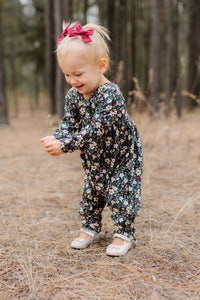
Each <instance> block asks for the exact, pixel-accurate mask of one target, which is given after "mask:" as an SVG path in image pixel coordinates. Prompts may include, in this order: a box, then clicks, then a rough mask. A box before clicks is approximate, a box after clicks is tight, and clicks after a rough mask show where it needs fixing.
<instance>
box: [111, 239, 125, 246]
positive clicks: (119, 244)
mask: <svg viewBox="0 0 200 300" xmlns="http://www.w3.org/2000/svg"><path fill="white" fill-rule="evenodd" d="M112 244H113V245H117V246H122V245H123V244H124V240H123V239H121V238H119V237H115V239H114V240H113V242H112Z"/></svg>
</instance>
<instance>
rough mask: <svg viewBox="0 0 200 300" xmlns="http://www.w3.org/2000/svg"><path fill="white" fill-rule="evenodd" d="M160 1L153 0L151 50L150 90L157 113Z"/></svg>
mask: <svg viewBox="0 0 200 300" xmlns="http://www.w3.org/2000/svg"><path fill="white" fill-rule="evenodd" d="M159 3H160V2H159V0H152V2H151V4H152V7H151V21H152V28H151V50H150V65H151V69H152V71H153V75H152V83H151V89H150V103H151V105H152V107H153V109H154V110H155V111H158V110H159V99H160V31H159V26H160V7H159Z"/></svg>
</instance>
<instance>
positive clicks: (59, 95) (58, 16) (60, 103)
mask: <svg viewBox="0 0 200 300" xmlns="http://www.w3.org/2000/svg"><path fill="white" fill-rule="evenodd" d="M54 5H55V39H56V40H57V38H58V36H59V35H60V34H61V32H62V4H61V0H57V1H55V3H54ZM55 95H56V113H57V114H58V116H59V117H62V116H63V114H64V77H63V74H62V71H61V69H60V67H59V65H58V63H56V92H55Z"/></svg>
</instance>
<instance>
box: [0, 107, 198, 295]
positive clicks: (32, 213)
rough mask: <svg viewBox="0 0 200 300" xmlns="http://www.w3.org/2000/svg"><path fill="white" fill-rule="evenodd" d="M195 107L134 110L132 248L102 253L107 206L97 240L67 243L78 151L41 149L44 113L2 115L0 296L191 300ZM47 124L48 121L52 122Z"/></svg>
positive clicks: (47, 128) (108, 227)
mask: <svg viewBox="0 0 200 300" xmlns="http://www.w3.org/2000/svg"><path fill="white" fill-rule="evenodd" d="M199 119H200V111H196V112H193V113H188V114H185V115H183V117H182V119H180V120H178V119H177V118H176V117H175V116H172V117H171V118H170V119H169V120H165V119H163V120H156V121H152V120H151V119H150V118H149V117H148V116H147V115H145V114H136V115H135V116H134V120H135V121H136V124H137V127H138V128H139V131H140V135H141V138H142V143H143V149H144V174H143V185H142V187H143V188H142V199H143V200H142V210H141V214H140V216H139V217H138V218H137V220H136V238H137V240H138V245H137V247H135V248H134V249H132V250H130V251H129V252H128V254H127V255H126V256H124V257H118V258H112V257H108V256H106V254H105V250H106V246H107V245H108V244H109V243H110V242H111V240H112V230H113V224H112V221H111V218H110V212H109V209H108V208H106V209H105V211H104V213H103V230H102V232H101V234H100V239H99V240H98V241H97V242H96V243H95V244H93V245H90V247H89V248H88V249H85V250H82V251H80V250H73V249H71V248H70V243H71V240H72V239H73V237H74V236H76V235H77V234H78V231H79V227H80V218H79V214H78V206H79V201H80V199H81V194H82V187H83V171H82V166H81V161H80V158H79V152H78V151H77V152H74V153H72V154H66V155H62V156H60V157H51V156H48V155H47V154H46V153H45V151H44V149H43V147H42V144H41V143H40V141H39V140H40V138H41V137H42V136H44V135H49V134H51V133H52V131H53V129H52V128H51V127H52V126H53V121H54V120H53V119H52V118H50V117H48V116H47V113H45V112H34V113H33V114H31V113H30V112H28V113H25V112H24V113H22V114H21V115H20V117H19V118H18V119H15V118H14V116H12V115H10V127H7V128H2V129H0V137H1V150H0V175H1V179H0V214H1V217H0V245H1V247H0V299H1V300H5V299H6V300H10V299H28V300H36V299H38V300H42V299H44V300H48V299H52V300H62V299H75V300H78V299H91V300H93V299H100V300H103V299H105V300H109V299H116V300H117V299H147V300H151V299H152V300H154V299H158V300H162V299H176V300H179V299H180V300H184V299H195V300H199V299H200V247H199V241H200V225H199V224H200V223H199V219H200V127H199V124H200V123H199ZM54 126H55V122H54Z"/></svg>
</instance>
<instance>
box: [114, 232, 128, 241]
mask: <svg viewBox="0 0 200 300" xmlns="http://www.w3.org/2000/svg"><path fill="white" fill-rule="evenodd" d="M113 236H114V237H118V238H120V239H122V240H124V241H127V242H132V240H131V239H130V238H128V237H127V236H125V235H123V234H119V233H114V235H113Z"/></svg>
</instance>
